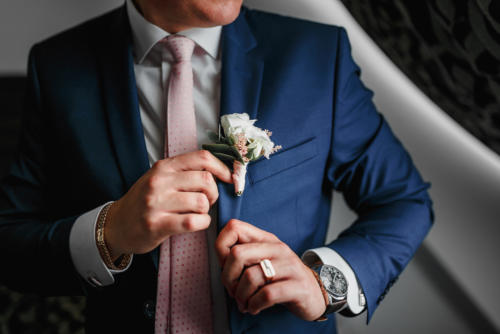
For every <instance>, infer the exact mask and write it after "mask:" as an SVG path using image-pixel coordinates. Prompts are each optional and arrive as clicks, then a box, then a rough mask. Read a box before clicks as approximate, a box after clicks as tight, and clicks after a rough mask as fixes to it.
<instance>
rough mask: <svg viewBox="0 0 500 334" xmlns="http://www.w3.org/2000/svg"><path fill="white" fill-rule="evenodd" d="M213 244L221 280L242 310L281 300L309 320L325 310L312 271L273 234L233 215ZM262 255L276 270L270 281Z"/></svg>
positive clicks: (256, 310) (255, 311) (256, 309)
mask: <svg viewBox="0 0 500 334" xmlns="http://www.w3.org/2000/svg"><path fill="white" fill-rule="evenodd" d="M215 248H216V250H217V255H218V257H219V261H220V263H221V266H222V268H223V270H222V282H223V284H224V286H225V287H226V289H227V291H228V293H229V295H230V296H231V297H233V298H235V299H236V302H237V303H238V307H239V309H240V311H241V312H249V313H251V314H253V315H256V314H258V313H259V312H261V311H262V310H264V309H267V308H269V307H271V306H273V305H275V304H283V305H284V306H286V307H287V308H288V309H289V310H290V311H291V312H293V313H294V314H295V315H297V316H298V317H300V318H302V319H304V320H309V321H312V320H316V319H318V318H319V317H320V316H321V315H322V314H323V313H324V312H325V309H326V304H325V299H324V297H323V294H322V292H321V289H320V287H319V284H318V282H317V281H316V278H315V277H314V274H313V273H312V271H311V270H310V269H309V268H308V267H307V266H306V265H305V264H304V263H303V262H302V260H301V259H300V258H299V257H298V256H297V254H295V252H294V251H293V250H291V249H290V247H288V246H287V245H286V244H285V243H283V242H282V241H281V240H279V239H278V238H277V237H276V236H275V235H274V234H272V233H269V232H266V231H264V230H261V229H259V228H257V227H255V226H253V225H251V224H248V223H245V222H242V221H240V220H236V219H232V220H230V221H229V222H228V223H227V225H226V226H225V227H224V228H223V229H222V231H221V232H220V234H219V236H218V238H217V240H216V242H215ZM263 259H269V260H270V261H271V262H272V265H273V267H274V269H275V271H276V275H275V276H274V277H273V280H272V281H271V282H268V281H267V279H266V277H265V276H264V273H263V271H262V269H261V267H260V261H261V260H263Z"/></svg>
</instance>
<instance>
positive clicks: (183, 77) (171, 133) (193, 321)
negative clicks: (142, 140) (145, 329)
mask: <svg viewBox="0 0 500 334" xmlns="http://www.w3.org/2000/svg"><path fill="white" fill-rule="evenodd" d="M163 43H164V44H165V46H166V47H167V49H168V50H169V51H170V53H171V54H172V55H173V57H174V62H175V63H174V64H173V67H172V70H171V71H170V79H169V84H168V99H167V100H168V105H167V131H166V132H167V134H166V136H165V156H169V157H171V156H175V155H178V154H183V153H187V152H192V151H196V150H197V149H198V142H197V138H196V119H195V113H194V102H193V70H192V67H191V55H192V54H193V49H194V42H193V41H192V40H190V39H188V38H186V37H183V36H179V35H171V36H169V37H167V38H166V39H164V40H163ZM212 332H213V327H212V299H211V290H210V272H209V266H208V250H207V239H206V233H205V231H200V232H193V233H185V234H180V235H173V236H171V237H170V238H169V239H167V240H166V241H165V242H163V244H162V245H161V249H160V265H159V272H158V289H157V298H156V319H155V333H157V334H158V333H162V334H163V333H172V334H184V333H186V334H187V333H190V334H191V333H192V334H199V333H212Z"/></svg>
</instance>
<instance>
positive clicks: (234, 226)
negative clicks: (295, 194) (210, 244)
mask: <svg viewBox="0 0 500 334" xmlns="http://www.w3.org/2000/svg"><path fill="white" fill-rule="evenodd" d="M254 242H265V243H272V242H280V240H279V239H278V238H277V237H276V236H275V235H274V234H272V233H269V232H267V231H264V230H261V229H260V228H258V227H255V226H253V225H251V224H248V223H246V222H243V221H241V220H238V219H231V220H230V221H229V222H228V223H227V224H226V226H224V228H223V229H222V230H221V231H220V233H219V236H218V237H217V239H216V240H215V250H216V252H217V257H218V258H219V263H220V264H221V266H224V263H225V261H226V258H227V256H228V255H229V252H230V251H231V248H232V247H233V246H234V245H235V244H237V243H240V244H243V243H254Z"/></svg>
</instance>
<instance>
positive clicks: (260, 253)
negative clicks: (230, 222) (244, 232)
mask: <svg viewBox="0 0 500 334" xmlns="http://www.w3.org/2000/svg"><path fill="white" fill-rule="evenodd" d="M285 248H288V247H286V245H285V244H282V243H250V244H238V245H236V246H234V247H233V248H232V249H231V251H230V254H229V256H228V257H227V260H226V263H225V264H224V267H223V269H222V273H221V279H222V283H223V284H224V286H225V287H226V288H227V289H228V291H229V292H230V293H231V294H233V295H234V289H235V288H236V285H237V283H238V280H239V279H240V276H241V275H242V274H243V270H244V269H245V267H249V266H251V265H254V264H259V262H260V261H261V260H262V259H270V260H273V259H276V258H278V257H285V258H290V261H292V260H291V257H290V256H287V254H286V253H285V251H286V249H285Z"/></svg>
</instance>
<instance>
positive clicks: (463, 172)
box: [0, 0, 500, 333]
mask: <svg viewBox="0 0 500 334" xmlns="http://www.w3.org/2000/svg"><path fill="white" fill-rule="evenodd" d="M121 3H123V1H121V0H107V1H97V0H87V1H83V2H82V1H76V0H51V1H34V0H16V1H2V2H0V45H1V48H0V75H6V74H13V73H18V74H23V73H25V66H26V65H25V64H26V58H27V52H28V50H29V46H30V45H32V44H33V43H34V42H35V41H38V40H40V39H43V38H45V37H48V36H50V35H52V34H54V33H56V32H58V31H61V30H63V29H65V28H67V27H70V26H73V25H75V24H76V23H79V22H82V21H83V20H85V19H87V18H89V17H92V16H95V15H97V14H100V13H103V12H104V11H107V10H108V9H110V8H113V7H115V6H117V5H119V4H121ZM246 3H247V4H248V5H249V6H251V7H258V8H262V9H265V10H268V11H273V12H279V13H283V14H286V15H291V16H297V17H302V18H307V19H311V20H315V21H320V22H324V23H330V24H339V25H343V26H345V27H346V28H347V31H348V33H349V37H350V39H351V42H352V45H353V53H354V57H355V59H356V61H357V62H358V63H359V64H360V66H361V68H362V69H363V80H364V81H365V83H366V84H367V86H369V87H370V88H372V89H374V90H375V93H376V94H375V102H376V104H377V106H378V108H379V109H380V110H381V112H383V113H384V115H385V116H386V117H387V119H388V120H389V122H390V124H391V126H392V127H393V129H394V131H395V132H396V134H397V135H398V137H399V138H400V139H401V140H402V141H403V143H404V144H405V146H406V147H407V148H408V149H409V151H410V153H411V154H412V156H413V157H414V160H415V162H416V164H417V166H418V167H419V168H420V170H421V171H422V173H423V175H424V177H425V178H426V179H427V180H430V181H431V182H432V184H433V188H432V190H431V196H432V197H433V199H434V201H435V209H436V224H435V227H434V228H433V230H432V232H431V234H430V235H429V237H428V239H427V241H426V244H427V246H428V247H429V249H431V250H432V251H433V253H434V255H435V256H436V257H437V258H438V259H439V260H441V261H442V263H443V264H444V265H445V267H446V269H447V270H449V271H450V272H451V273H452V274H453V275H454V278H455V279H456V280H457V281H458V282H459V284H460V285H461V286H462V287H463V288H465V290H466V291H468V292H469V293H470V295H471V296H472V297H473V299H474V301H475V303H477V305H479V307H480V309H481V311H482V312H484V313H485V314H486V315H487V316H488V318H489V319H490V320H491V321H493V322H494V323H495V324H496V326H497V328H500V317H497V316H496V315H498V314H500V289H498V288H497V287H496V282H497V281H499V279H500V261H498V260H497V254H499V250H500V246H498V245H497V244H498V242H497V240H498V236H497V235H498V233H499V232H500V224H497V223H498V222H499V219H498V217H499V216H500V205H499V204H500V203H499V198H500V161H499V160H500V159H499V157H498V155H496V154H494V153H492V152H491V151H489V150H488V149H487V148H485V147H484V146H483V145H482V144H481V143H479V142H478V141H477V140H475V139H474V138H473V137H471V136H469V135H468V133H467V132H465V131H464V130H462V129H461V128H460V127H459V126H458V125H457V124H456V123H455V122H454V121H452V120H451V119H450V118H449V117H448V116H447V115H446V114H444V113H443V112H442V111H441V110H440V109H439V108H437V107H436V106H435V105H434V104H433V103H432V102H431V101H429V100H428V99H427V98H426V97H425V96H423V95H421V93H420V92H419V91H418V90H417V89H416V88H415V87H414V86H413V85H412V84H411V83H410V82H408V81H407V79H406V78H405V77H404V76H403V75H402V74H401V73H400V72H399V71H398V70H397V69H396V68H395V67H394V66H393V65H392V64H391V63H390V62H388V61H387V59H386V58H385V56H384V55H383V53H382V52H380V50H378V48H377V47H376V46H375V45H374V44H373V43H372V42H371V41H370V40H369V38H367V36H366V35H365V34H364V33H363V32H362V31H361V30H360V29H359V27H358V26H357V25H356V23H355V22H354V21H353V20H352V18H351V17H350V15H349V14H348V13H347V12H346V11H345V9H344V8H343V6H342V5H341V4H340V2H339V1H338V0H307V1H306V0H274V1H265V0H248V1H246ZM336 198H338V196H337V197H336ZM334 205H335V210H334V212H333V220H334V221H335V223H336V225H335V226H336V229H335V230H334V231H332V234H331V237H332V236H334V235H335V234H336V233H338V229H339V228H341V227H343V226H347V224H348V223H349V221H351V220H352V216H351V213H349V212H348V211H347V210H346V208H345V206H343V204H342V201H334ZM455 302H456V303H459V302H460V301H453V300H452V301H450V300H445V299H443V297H442V294H441V293H440V291H436V289H435V286H434V285H433V284H432V280H431V279H430V278H429V277H428V276H426V275H424V274H423V272H422V270H421V268H419V267H418V266H417V265H415V264H414V263H411V264H410V265H409V267H408V268H407V270H406V272H405V273H404V274H403V275H402V277H401V279H400V280H399V281H398V283H397V284H396V285H395V287H394V288H393V289H392V290H391V293H390V294H389V295H388V296H387V297H386V299H385V300H384V302H383V303H382V305H381V306H380V308H379V309H378V310H377V312H376V313H375V317H374V319H373V322H372V323H371V324H370V326H369V327H365V325H364V324H363V322H364V317H359V318H357V319H347V320H346V319H341V321H340V324H339V328H340V329H341V330H342V332H343V333H365V332H366V333H437V332H441V331H444V330H451V331H452V332H453V333H472V331H471V329H469V328H467V326H466V324H465V322H464V321H463V320H461V319H460V317H459V315H458V314H456V313H454V311H453V310H452V308H451V307H450V303H455Z"/></svg>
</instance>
